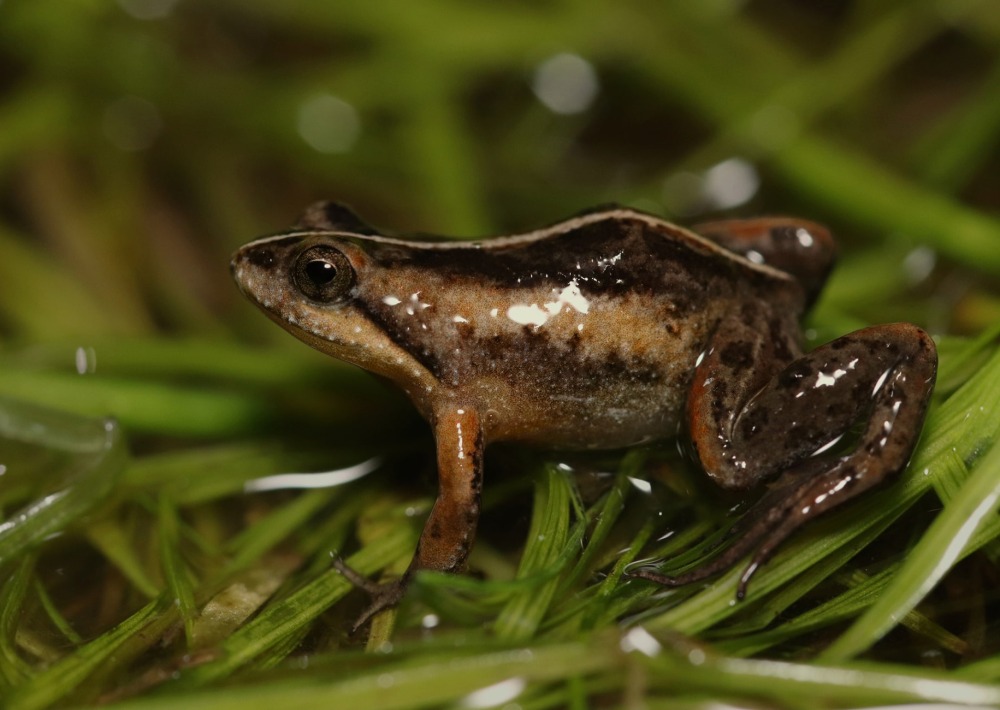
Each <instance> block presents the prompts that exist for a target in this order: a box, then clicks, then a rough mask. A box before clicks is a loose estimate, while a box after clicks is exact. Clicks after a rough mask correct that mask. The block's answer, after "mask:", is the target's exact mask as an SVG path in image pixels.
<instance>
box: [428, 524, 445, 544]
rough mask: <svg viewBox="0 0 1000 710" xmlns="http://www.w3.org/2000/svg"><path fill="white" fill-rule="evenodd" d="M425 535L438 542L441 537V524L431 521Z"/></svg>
mask: <svg viewBox="0 0 1000 710" xmlns="http://www.w3.org/2000/svg"><path fill="white" fill-rule="evenodd" d="M427 534H428V535H430V536H431V539H433V540H440V539H441V535H442V533H441V524H440V523H439V522H438V521H437V520H434V521H432V522H431V524H430V529H428V530H427Z"/></svg>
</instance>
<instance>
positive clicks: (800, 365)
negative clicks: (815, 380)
mask: <svg viewBox="0 0 1000 710" xmlns="http://www.w3.org/2000/svg"><path fill="white" fill-rule="evenodd" d="M812 373H813V370H812V367H810V365H809V363H808V362H806V361H804V360H797V361H795V362H793V363H792V364H791V365H789V366H788V367H786V368H785V369H784V370H782V371H781V374H779V375H778V385H779V386H780V387H785V388H792V387H798V386H799V385H800V383H801V382H802V380H803V379H804V378H806V377H809V375H811V374H812Z"/></svg>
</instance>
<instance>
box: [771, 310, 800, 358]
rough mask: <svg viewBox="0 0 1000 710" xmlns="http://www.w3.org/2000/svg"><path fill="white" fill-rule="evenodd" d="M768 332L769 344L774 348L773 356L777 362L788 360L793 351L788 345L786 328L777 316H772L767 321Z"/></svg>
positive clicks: (793, 355)
mask: <svg viewBox="0 0 1000 710" xmlns="http://www.w3.org/2000/svg"><path fill="white" fill-rule="evenodd" d="M767 329H768V334H769V335H770V336H771V346H772V347H773V348H774V357H775V359H777V360H778V362H788V361H789V360H791V359H792V358H793V357H795V353H793V352H792V350H791V349H790V348H789V347H788V340H787V338H788V334H787V328H783V327H782V324H781V322H780V321H779V320H778V319H777V318H772V319H771V320H769V321H768V323H767Z"/></svg>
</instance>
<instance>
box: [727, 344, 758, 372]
mask: <svg viewBox="0 0 1000 710" xmlns="http://www.w3.org/2000/svg"><path fill="white" fill-rule="evenodd" d="M719 359H720V360H722V364H723V365H725V366H726V367H728V368H730V369H733V370H743V369H746V368H748V367H750V366H751V365H753V345H752V344H751V343H748V342H746V341H736V342H732V343H729V344H728V345H726V346H725V347H724V348H723V349H722V352H721V353H719Z"/></svg>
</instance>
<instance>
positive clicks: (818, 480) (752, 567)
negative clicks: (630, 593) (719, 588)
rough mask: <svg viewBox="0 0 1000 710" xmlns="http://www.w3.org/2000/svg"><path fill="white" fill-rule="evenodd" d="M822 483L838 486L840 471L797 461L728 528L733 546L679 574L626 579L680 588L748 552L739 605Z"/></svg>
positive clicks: (647, 572) (645, 573) (646, 572)
mask: <svg viewBox="0 0 1000 710" xmlns="http://www.w3.org/2000/svg"><path fill="white" fill-rule="evenodd" d="M840 464H841V465H842V464H843V461H841V462H840ZM825 469H826V470H825ZM824 481H827V482H829V483H827V484H826V485H831V484H832V485H838V484H840V483H842V481H843V475H842V472H841V471H840V466H839V465H834V466H832V467H831V466H830V464H829V463H827V462H824V461H822V460H818V459H812V460H809V461H806V462H803V463H801V464H799V465H798V466H795V467H793V468H792V469H791V470H789V471H787V472H786V473H785V474H784V475H783V476H782V477H781V478H780V479H779V480H778V481H776V482H775V483H774V484H772V485H771V487H770V490H768V491H767V493H765V494H764V495H763V496H762V497H761V498H760V500H758V501H757V502H756V503H755V504H754V505H753V506H752V507H751V508H750V510H749V511H747V513H746V514H745V515H744V516H743V517H742V518H741V519H740V520H739V521H737V522H736V523H735V524H734V525H733V526H732V528H731V529H730V530H729V533H728V534H727V535H726V539H727V540H732V541H733V542H732V543H730V544H729V545H728V546H727V547H725V549H724V550H723V551H722V553H721V554H720V555H719V556H718V557H716V558H714V559H712V560H709V561H708V562H706V563H705V564H703V565H701V566H699V567H695V568H694V569H692V570H690V571H688V572H684V573H683V574H678V575H666V574H662V573H660V572H656V571H654V570H651V569H639V570H636V571H634V572H627V573H626V576H628V577H631V578H635V579H645V580H648V581H650V582H655V583H657V584H659V585H662V586H664V587H683V586H686V585H688V584H694V583H695V582H701V581H702V580H705V579H708V578H709V577H714V576H715V575H717V574H720V573H722V572H725V571H726V570H728V569H729V568H730V567H733V566H734V565H736V563H738V562H739V561H740V560H742V559H743V558H744V557H745V556H746V555H748V554H750V553H751V552H752V553H753V555H752V556H751V558H750V561H749V562H748V563H747V566H746V567H745V568H744V569H743V574H741V575H740V579H739V583H738V584H737V587H736V598H737V599H738V600H742V599H743V598H744V597H745V596H746V593H747V586H748V584H749V583H750V579H751V578H752V577H753V576H754V574H755V573H756V572H757V570H758V569H760V567H761V566H762V565H764V563H766V562H767V561H768V560H769V559H770V558H771V556H772V555H773V554H774V552H775V550H776V549H777V547H778V545H780V544H781V543H782V542H783V541H784V540H785V538H787V537H788V536H789V535H790V534H791V533H792V532H794V531H795V529H796V528H797V527H798V526H799V525H800V524H801V522H800V519H799V518H798V517H796V515H795V514H796V512H797V511H798V510H799V508H802V507H808V506H809V505H810V503H809V501H810V500H811V499H815V498H816V497H817V496H818V495H822V493H821V491H822V489H823V487H824ZM723 544H725V543H723Z"/></svg>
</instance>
